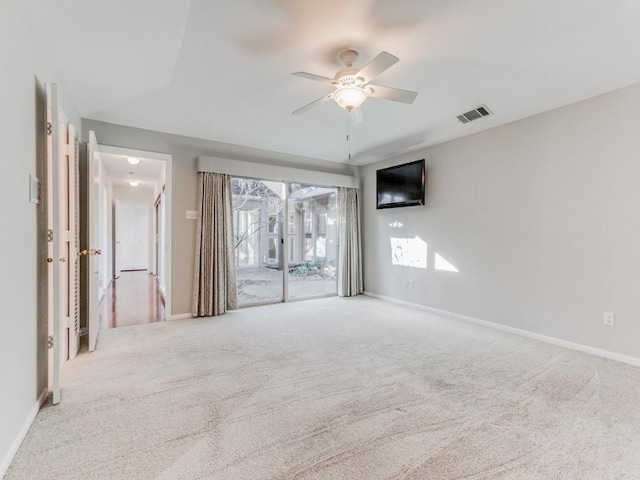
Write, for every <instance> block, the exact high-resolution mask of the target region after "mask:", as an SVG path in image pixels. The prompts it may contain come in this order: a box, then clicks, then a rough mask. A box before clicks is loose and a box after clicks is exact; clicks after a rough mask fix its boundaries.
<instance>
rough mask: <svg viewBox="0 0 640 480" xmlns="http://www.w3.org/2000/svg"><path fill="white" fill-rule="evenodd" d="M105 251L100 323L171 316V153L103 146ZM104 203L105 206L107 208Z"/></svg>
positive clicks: (113, 324)
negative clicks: (168, 204) (169, 209)
mask: <svg viewBox="0 0 640 480" xmlns="http://www.w3.org/2000/svg"><path fill="white" fill-rule="evenodd" d="M99 151H100V158H101V161H102V163H103V165H104V174H105V175H104V181H103V182H101V183H102V185H101V188H102V189H103V192H104V194H103V196H102V197H101V198H104V202H103V201H102V200H101V202H100V203H101V208H100V210H101V212H99V216H100V218H101V225H102V226H103V228H102V230H101V234H100V237H101V238H104V245H105V246H106V248H105V252H106V255H103V259H102V260H103V262H104V263H103V265H102V274H101V275H100V278H101V282H100V283H101V295H100V297H101V298H100V301H99V309H98V311H99V328H100V329H104V328H114V327H120V326H129V325H135V324H141V323H149V322H157V321H161V320H165V319H166V318H168V317H169V316H170V311H171V310H170V298H169V297H170V292H169V285H170V281H169V276H170V268H169V265H170V259H169V256H170V250H169V243H170V242H169V238H168V237H169V227H170V219H169V218H167V209H166V208H165V206H166V205H167V203H168V196H169V188H168V185H169V172H170V164H169V163H170V160H171V157H170V155H165V154H159V153H154V152H143V151H139V150H130V149H124V148H117V147H110V146H103V145H99ZM102 205H104V209H103V208H102Z"/></svg>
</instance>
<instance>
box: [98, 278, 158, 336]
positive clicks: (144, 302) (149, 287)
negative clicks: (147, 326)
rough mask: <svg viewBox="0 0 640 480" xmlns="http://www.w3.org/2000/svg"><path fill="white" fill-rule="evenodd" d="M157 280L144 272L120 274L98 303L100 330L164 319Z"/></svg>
mask: <svg viewBox="0 0 640 480" xmlns="http://www.w3.org/2000/svg"><path fill="white" fill-rule="evenodd" d="M164 318H165V315H164V298H163V297H162V293H161V291H160V288H159V287H158V279H157V278H156V276H155V275H153V274H150V273H149V272H147V271H146V270H140V271H126V272H121V274H120V277H118V278H117V279H114V280H113V281H112V282H111V287H110V288H109V290H107V292H106V293H105V295H104V298H103V299H102V302H101V303H100V329H105V328H115V327H127V326H130V325H139V324H142V323H153V322H159V321H162V320H164Z"/></svg>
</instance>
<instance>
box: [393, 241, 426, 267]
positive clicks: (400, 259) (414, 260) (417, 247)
mask: <svg viewBox="0 0 640 480" xmlns="http://www.w3.org/2000/svg"><path fill="white" fill-rule="evenodd" d="M391 263H392V264H393V265H400V266H402V267H413V268H427V242H425V241H424V240H422V239H421V238H420V237H415V238H397V237H391Z"/></svg>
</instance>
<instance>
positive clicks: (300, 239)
mask: <svg viewBox="0 0 640 480" xmlns="http://www.w3.org/2000/svg"><path fill="white" fill-rule="evenodd" d="M336 197H337V195H336V189H335V188H330V187H319V186H314V185H302V184H297V183H289V184H287V211H288V218H287V245H288V250H289V252H288V263H289V268H288V273H289V275H288V298H290V299H300V298H308V297H317V296H323V295H331V294H333V295H335V294H336V293H337V290H338V284H337V276H336V269H337V265H338V248H337V243H338V241H337V240H338V238H337V234H338V222H337V204H336V203H337V201H336Z"/></svg>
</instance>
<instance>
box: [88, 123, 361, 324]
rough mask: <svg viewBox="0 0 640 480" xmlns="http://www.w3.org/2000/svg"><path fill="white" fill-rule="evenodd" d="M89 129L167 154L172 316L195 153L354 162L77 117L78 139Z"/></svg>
mask: <svg viewBox="0 0 640 480" xmlns="http://www.w3.org/2000/svg"><path fill="white" fill-rule="evenodd" d="M89 130H93V131H95V132H96V137H97V139H98V143H100V144H101V145H109V146H114V147H122V148H132V149H137V150H147V151H151V152H160V153H167V154H170V155H172V171H171V182H172V183H171V188H172V205H171V208H170V214H171V216H172V218H171V220H172V225H171V228H172V235H171V241H172V245H171V255H172V257H171V268H172V272H171V275H172V282H171V299H172V307H171V309H172V312H171V313H172V314H173V315H181V314H186V313H189V311H190V310H191V282H192V275H193V258H194V246H195V229H196V222H194V221H193V220H187V219H186V211H187V210H196V207H197V205H196V204H197V186H198V176H197V172H196V158H197V157H198V156H200V155H206V156H212V157H222V158H229V159H231V160H244V161H252V162H257V163H269V164H272V165H282V166H291V167H297V168H308V169H314V170H318V171H324V172H330V173H342V174H352V173H353V171H356V170H357V168H356V167H351V166H347V165H344V164H339V163H332V162H326V161H322V160H315V159H310V158H305V157H297V156H293V155H287V154H283V153H277V152H267V151H263V150H257V149H252V148H245V147H239V146H236V145H229V144H224V143H219V142H211V141H207V140H201V139H196V138H190V137H183V136H179V135H171V134H166V133H161V132H153V131H150V130H142V129H137V128H131V127H126V126H122V125H113V124H109V123H103V122H97V121H93V120H88V119H83V122H82V131H83V138H88V132H89Z"/></svg>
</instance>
